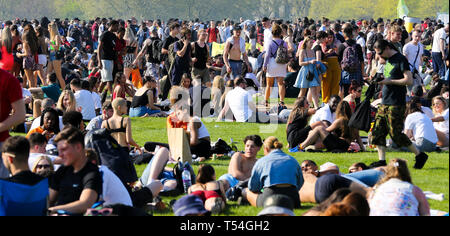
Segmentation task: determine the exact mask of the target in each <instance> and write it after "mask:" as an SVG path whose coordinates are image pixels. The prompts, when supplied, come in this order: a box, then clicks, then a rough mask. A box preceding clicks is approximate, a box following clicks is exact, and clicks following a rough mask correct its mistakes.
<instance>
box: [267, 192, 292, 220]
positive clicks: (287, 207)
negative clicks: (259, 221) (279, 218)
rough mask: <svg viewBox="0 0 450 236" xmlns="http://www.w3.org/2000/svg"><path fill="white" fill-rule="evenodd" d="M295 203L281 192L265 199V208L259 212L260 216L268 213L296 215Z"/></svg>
mask: <svg viewBox="0 0 450 236" xmlns="http://www.w3.org/2000/svg"><path fill="white" fill-rule="evenodd" d="M293 210H294V204H293V203H292V200H291V199H290V198H289V197H288V196H286V195H281V194H275V195H272V196H270V197H268V198H267V199H266V200H265V201H264V209H263V210H262V211H260V212H259V213H258V216H266V215H288V216H295V214H294V211H293Z"/></svg>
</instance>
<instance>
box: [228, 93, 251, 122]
mask: <svg viewBox="0 0 450 236" xmlns="http://www.w3.org/2000/svg"><path fill="white" fill-rule="evenodd" d="M225 100H226V102H228V105H229V106H230V109H231V111H232V112H233V115H234V117H235V118H236V121H237V122H247V120H248V119H249V118H250V117H251V116H252V114H253V111H252V110H251V109H250V106H249V103H251V102H253V98H252V96H251V95H250V94H249V92H248V91H246V90H244V89H243V88H241V87H239V86H237V87H236V88H234V89H233V90H231V91H230V92H228V94H227V97H226V98H225Z"/></svg>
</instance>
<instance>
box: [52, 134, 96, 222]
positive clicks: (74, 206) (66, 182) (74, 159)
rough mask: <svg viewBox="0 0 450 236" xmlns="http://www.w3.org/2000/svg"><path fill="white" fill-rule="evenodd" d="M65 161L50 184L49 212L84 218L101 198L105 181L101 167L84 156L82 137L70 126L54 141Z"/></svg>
mask: <svg viewBox="0 0 450 236" xmlns="http://www.w3.org/2000/svg"><path fill="white" fill-rule="evenodd" d="M55 142H56V143H57V145H58V153H59V156H60V157H61V158H62V162H63V166H62V167H60V168H59V169H58V170H57V171H56V173H55V174H54V175H53V177H52V178H51V179H50V181H49V183H50V184H49V186H50V195H49V206H50V208H49V209H48V210H49V212H50V213H51V214H54V213H56V212H57V211H58V210H65V211H68V212H70V213H72V214H84V213H85V212H86V210H87V209H88V208H90V207H91V206H92V205H93V204H94V203H95V202H97V201H98V200H99V196H100V195H101V194H102V177H101V174H100V172H99V170H98V167H97V166H96V165H94V164H92V163H90V162H88V159H87V157H86V154H85V149H84V137H83V134H82V133H81V132H80V131H79V130H78V129H76V128H73V127H71V126H69V127H68V128H65V129H64V130H63V131H61V132H60V133H59V134H58V135H57V136H56V138H55Z"/></svg>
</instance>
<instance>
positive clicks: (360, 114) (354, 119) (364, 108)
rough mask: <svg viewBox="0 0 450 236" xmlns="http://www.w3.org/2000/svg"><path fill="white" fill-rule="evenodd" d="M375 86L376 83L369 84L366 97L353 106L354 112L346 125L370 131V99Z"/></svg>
mask: <svg viewBox="0 0 450 236" xmlns="http://www.w3.org/2000/svg"><path fill="white" fill-rule="evenodd" d="M375 86H376V84H371V85H370V86H369V88H368V89H367V92H366V99H365V100H364V101H363V102H362V103H360V104H359V105H358V106H357V107H356V108H355V112H354V113H353V114H352V116H351V117H350V120H349V122H348V126H350V127H352V128H356V129H358V130H363V131H366V132H369V131H370V128H371V123H372V105H371V103H370V100H371V99H372V97H373V95H374V93H375Z"/></svg>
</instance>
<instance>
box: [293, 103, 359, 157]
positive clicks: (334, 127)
mask: <svg viewBox="0 0 450 236" xmlns="http://www.w3.org/2000/svg"><path fill="white" fill-rule="evenodd" d="M351 114H352V113H351V108H350V105H349V104H348V102H346V101H342V102H340V103H339V105H338V107H337V109H336V120H335V121H334V122H333V123H332V124H331V126H329V127H328V128H326V127H325V126H323V125H321V126H317V127H316V128H315V129H314V130H312V131H311V132H310V133H309V135H308V138H306V140H305V141H304V142H303V143H301V144H300V146H299V150H300V151H304V150H305V148H306V147H308V146H309V145H312V144H316V148H317V147H319V148H323V147H325V148H326V149H327V151H329V152H347V150H348V148H349V147H350V144H351V142H352V141H353V140H355V139H357V141H358V144H359V146H360V148H361V150H363V151H364V150H365V148H364V144H363V143H362V140H361V137H360V136H359V134H358V132H357V130H356V129H353V128H350V127H349V126H348V121H349V119H350V117H351ZM319 140H321V142H322V143H323V145H320V142H319V143H318V141H319Z"/></svg>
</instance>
